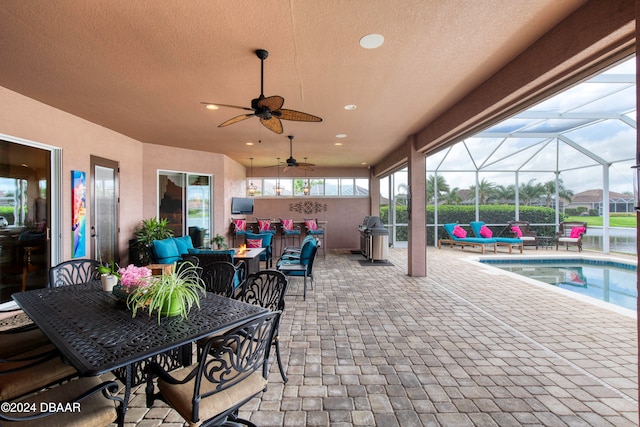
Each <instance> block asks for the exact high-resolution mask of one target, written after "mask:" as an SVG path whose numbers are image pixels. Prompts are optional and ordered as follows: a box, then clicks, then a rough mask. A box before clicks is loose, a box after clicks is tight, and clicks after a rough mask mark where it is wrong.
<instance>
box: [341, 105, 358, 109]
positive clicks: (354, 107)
mask: <svg viewBox="0 0 640 427" xmlns="http://www.w3.org/2000/svg"><path fill="white" fill-rule="evenodd" d="M344 109H345V110H355V109H356V106H355V105H353V104H349V105H345V106H344Z"/></svg>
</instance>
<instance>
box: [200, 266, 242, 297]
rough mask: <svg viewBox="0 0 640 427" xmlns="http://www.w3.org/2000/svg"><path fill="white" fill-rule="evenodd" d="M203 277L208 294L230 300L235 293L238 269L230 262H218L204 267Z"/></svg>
mask: <svg viewBox="0 0 640 427" xmlns="http://www.w3.org/2000/svg"><path fill="white" fill-rule="evenodd" d="M201 277H202V280H203V281H204V286H205V288H206V289H207V292H211V293H214V294H218V295H222V296H223V297H228V298H230V297H232V296H233V294H234V293H235V285H234V281H235V278H236V267H235V266H234V265H233V264H231V263H230V262H226V261H217V262H213V263H210V264H207V265H205V266H203V267H202V274H201Z"/></svg>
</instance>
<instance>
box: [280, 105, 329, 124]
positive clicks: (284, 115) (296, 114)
mask: <svg viewBox="0 0 640 427" xmlns="http://www.w3.org/2000/svg"><path fill="white" fill-rule="evenodd" d="M277 112H278V113H280V118H281V119H283V120H294V121H296V122H321V121H322V119H321V118H320V117H317V116H313V115H311V114H307V113H303V112H301V111H296V110H288V109H286V108H282V109H280V110H278V111H277Z"/></svg>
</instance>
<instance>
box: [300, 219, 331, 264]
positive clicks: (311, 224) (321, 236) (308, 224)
mask: <svg viewBox="0 0 640 427" xmlns="http://www.w3.org/2000/svg"><path fill="white" fill-rule="evenodd" d="M304 226H305V228H306V229H307V234H310V235H312V236H313V237H315V238H316V240H318V241H319V242H318V246H319V247H320V248H321V249H322V258H324V257H325V255H326V252H325V232H324V231H325V230H324V227H322V226H320V225H318V218H304Z"/></svg>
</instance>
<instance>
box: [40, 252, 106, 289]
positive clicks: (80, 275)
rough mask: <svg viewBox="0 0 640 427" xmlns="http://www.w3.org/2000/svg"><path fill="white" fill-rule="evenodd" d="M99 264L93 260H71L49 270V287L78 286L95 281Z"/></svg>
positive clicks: (98, 275)
mask: <svg viewBox="0 0 640 427" xmlns="http://www.w3.org/2000/svg"><path fill="white" fill-rule="evenodd" d="M98 267H100V263H99V262H98V261H96V260H94V259H72V260H70V261H64V262H61V263H60V264H58V265H56V266H54V267H51V268H50V269H49V287H50V288H57V287H58V286H67V285H79V284H82V283H87V282H90V281H92V280H96V279H98V278H99V277H100V274H99V273H98Z"/></svg>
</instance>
